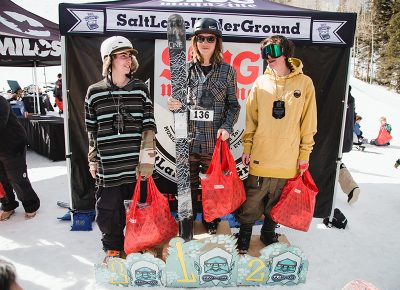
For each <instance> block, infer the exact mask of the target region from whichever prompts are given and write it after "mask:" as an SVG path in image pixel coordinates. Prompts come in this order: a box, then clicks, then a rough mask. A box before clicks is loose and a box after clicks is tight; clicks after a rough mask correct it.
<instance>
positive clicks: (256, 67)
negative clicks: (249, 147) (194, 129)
mask: <svg viewBox="0 0 400 290" xmlns="http://www.w3.org/2000/svg"><path fill="white" fill-rule="evenodd" d="M186 47H187V54H186V55H187V56H188V58H187V61H190V51H191V47H190V43H189V42H187V43H186ZM224 49H225V51H224V61H225V62H227V63H228V64H230V65H232V66H233V67H234V68H235V70H236V75H237V91H236V95H237V98H238V101H239V104H240V106H241V107H242V108H245V104H246V100H247V96H248V95H249V93H250V90H251V87H252V84H253V83H254V81H255V80H256V78H257V77H258V76H259V75H261V74H262V71H263V65H262V59H261V56H260V52H259V51H260V48H259V45H258V44H257V43H250V44H249V43H248V44H246V46H245V47H244V46H243V44H240V43H231V42H229V43H225V44H224ZM154 59H155V63H154V79H156V80H157V81H156V82H155V84H156V85H155V86H154V116H155V119H156V124H157V142H158V144H157V156H156V164H155V165H156V169H157V172H158V173H159V174H161V175H162V176H163V177H165V178H167V179H169V180H170V181H173V182H175V181H176V176H175V170H176V167H175V156H176V153H175V131H174V120H173V114H172V113H171V112H170V111H169V110H168V106H167V99H168V97H170V96H171V94H172V88H171V72H170V67H169V55H168V43H167V41H166V40H160V39H157V40H156V41H155V54H154ZM245 111H246V110H243V109H242V110H240V115H239V119H238V121H237V123H236V124H235V125H234V127H233V132H232V134H231V136H230V148H231V151H232V154H233V157H234V158H235V160H236V164H237V165H236V169H237V170H238V173H239V176H240V177H241V178H245V177H246V176H247V174H248V168H247V167H245V166H243V165H242V163H241V156H242V152H243V147H242V141H241V136H242V134H243V131H244V126H245V117H246V116H245V113H246V112H245Z"/></svg>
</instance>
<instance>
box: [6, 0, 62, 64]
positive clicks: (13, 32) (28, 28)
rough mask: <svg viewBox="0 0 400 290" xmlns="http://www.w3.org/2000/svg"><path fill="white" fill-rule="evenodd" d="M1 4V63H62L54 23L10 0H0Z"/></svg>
mask: <svg viewBox="0 0 400 290" xmlns="http://www.w3.org/2000/svg"><path fill="white" fill-rule="evenodd" d="M0 6H1V10H0V56H1V57H0V66H12V67H16V66H24V67H30V66H49V65H60V64H61V57H60V56H61V44H60V32H59V28H58V25H57V24H55V23H53V22H51V21H48V20H46V19H44V18H42V17H40V16H38V15H35V14H33V13H31V12H29V11H27V10H25V9H23V8H22V7H20V6H18V5H16V4H14V3H13V2H12V1H9V0H0ZM34 63H35V64H34Z"/></svg>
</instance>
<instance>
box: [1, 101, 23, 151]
mask: <svg viewBox="0 0 400 290" xmlns="http://www.w3.org/2000/svg"><path fill="white" fill-rule="evenodd" d="M27 144H28V138H27V136H26V132H25V129H24V127H22V125H21V124H20V123H19V122H18V119H17V116H16V115H15V114H14V112H13V111H12V109H11V106H10V104H9V103H8V102H7V100H6V99H5V98H3V97H0V153H8V152H10V153H12V152H21V151H22V150H24V148H25V146H26V145H27Z"/></svg>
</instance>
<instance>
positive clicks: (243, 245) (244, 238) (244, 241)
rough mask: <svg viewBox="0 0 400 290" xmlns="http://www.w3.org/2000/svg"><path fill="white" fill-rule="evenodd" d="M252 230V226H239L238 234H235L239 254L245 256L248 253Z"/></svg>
mask: <svg viewBox="0 0 400 290" xmlns="http://www.w3.org/2000/svg"><path fill="white" fill-rule="evenodd" d="M252 230H253V225H248V224H244V225H241V226H240V230H239V233H237V234H235V237H236V238H237V249H238V251H239V254H242V255H243V254H247V252H248V251H249V247H250V240H251V232H252Z"/></svg>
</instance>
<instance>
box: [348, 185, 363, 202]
mask: <svg viewBox="0 0 400 290" xmlns="http://www.w3.org/2000/svg"><path fill="white" fill-rule="evenodd" d="M359 195H360V188H358V187H355V188H353V189H352V190H351V191H350V193H349V195H348V198H347V203H348V204H350V205H352V204H354V203H355V202H356V201H357V200H358V196H359Z"/></svg>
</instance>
